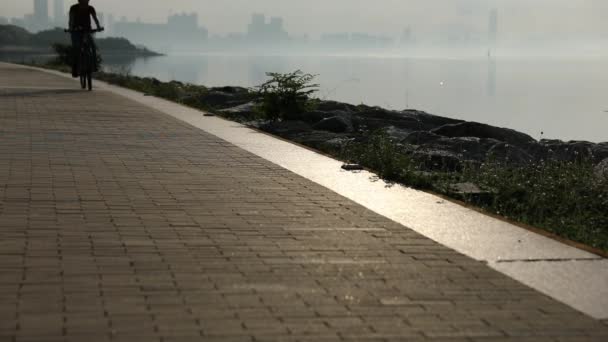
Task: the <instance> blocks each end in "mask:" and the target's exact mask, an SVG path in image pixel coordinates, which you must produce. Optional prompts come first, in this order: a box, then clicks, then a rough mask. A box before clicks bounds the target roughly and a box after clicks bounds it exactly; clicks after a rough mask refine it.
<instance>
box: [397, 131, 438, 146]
mask: <svg viewBox="0 0 608 342" xmlns="http://www.w3.org/2000/svg"><path fill="white" fill-rule="evenodd" d="M441 138H442V136H441V135H437V134H435V133H431V132H427V131H415V132H411V133H410V134H408V135H407V136H406V137H405V138H404V139H403V140H401V143H402V144H410V145H425V144H429V143H432V142H435V141H437V140H439V139H441Z"/></svg>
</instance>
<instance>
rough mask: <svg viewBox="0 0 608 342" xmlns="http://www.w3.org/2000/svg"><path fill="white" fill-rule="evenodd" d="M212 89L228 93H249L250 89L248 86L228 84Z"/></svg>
mask: <svg viewBox="0 0 608 342" xmlns="http://www.w3.org/2000/svg"><path fill="white" fill-rule="evenodd" d="M209 90H210V91H219V92H222V93H227V94H233V95H235V94H249V89H247V88H243V87H233V86H226V87H216V88H211V89H209Z"/></svg>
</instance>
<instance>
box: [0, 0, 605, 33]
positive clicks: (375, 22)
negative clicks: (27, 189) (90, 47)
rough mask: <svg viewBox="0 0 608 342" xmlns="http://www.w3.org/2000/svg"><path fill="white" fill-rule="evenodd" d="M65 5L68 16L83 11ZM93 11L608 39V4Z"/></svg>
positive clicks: (292, 1)
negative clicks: (490, 24)
mask: <svg viewBox="0 0 608 342" xmlns="http://www.w3.org/2000/svg"><path fill="white" fill-rule="evenodd" d="M51 2H52V0H51ZM65 2H66V8H67V7H68V6H69V4H71V3H75V1H67V0H66V1H65ZM32 3H33V0H0V13H1V14H0V15H1V16H7V17H12V16H22V15H23V14H25V13H29V12H31V11H32V8H33V5H32ZM91 4H92V5H94V6H95V7H96V8H97V9H98V11H100V12H106V13H113V14H114V15H115V16H117V17H120V16H122V15H124V16H126V17H128V18H129V19H130V20H135V19H136V18H138V17H139V18H140V19H141V20H143V21H153V22H162V21H164V20H165V18H166V16H167V14H168V13H169V12H170V11H173V12H182V11H187V12H198V13H199V21H200V23H201V25H204V26H206V27H207V28H208V29H209V30H210V31H211V32H212V33H226V32H242V31H244V30H245V29H246V24H247V22H248V20H249V17H250V15H251V13H253V12H261V13H266V14H268V15H274V16H282V17H284V18H285V21H286V27H287V29H288V31H289V32H290V33H292V34H303V33H310V34H312V35H318V34H319V33H322V32H341V31H344V32H347V31H348V32H352V31H366V32H372V33H382V34H390V35H393V36H396V35H398V34H399V33H400V32H401V31H402V30H403V28H404V27H406V26H407V25H408V24H409V25H412V27H413V28H414V30H415V31H417V32H425V31H433V30H436V29H440V28H442V27H449V26H450V25H466V26H471V27H478V28H485V27H487V13H488V9H489V8H491V7H496V8H498V9H499V11H500V29H501V34H502V35H503V37H507V38H508V37H509V36H513V37H515V36H520V35H527V36H531V37H534V36H543V35H546V34H552V33H555V34H559V35H564V34H565V35H576V34H587V33H597V32H600V33H601V34H602V35H608V20H607V19H606V15H607V14H608V0H306V1H303V0H170V1H169V0H92V1H91ZM49 7H51V8H52V4H51V6H49ZM51 11H52V10H51Z"/></svg>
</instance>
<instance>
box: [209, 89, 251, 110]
mask: <svg viewBox="0 0 608 342" xmlns="http://www.w3.org/2000/svg"><path fill="white" fill-rule="evenodd" d="M254 99H255V95H254V94H251V93H250V92H248V91H247V89H245V88H240V87H222V88H211V89H209V91H207V92H206V93H205V94H203V95H201V97H200V98H199V100H200V102H201V103H202V104H204V105H207V106H209V107H213V108H230V107H235V106H240V105H242V104H245V103H248V102H251V101H253V100H254Z"/></svg>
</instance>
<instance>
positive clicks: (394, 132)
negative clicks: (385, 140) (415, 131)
mask: <svg viewBox="0 0 608 342" xmlns="http://www.w3.org/2000/svg"><path fill="white" fill-rule="evenodd" d="M385 132H386V134H388V136H389V137H390V138H391V139H392V140H394V141H402V140H403V139H405V138H406V137H407V136H408V135H409V134H410V133H411V131H410V130H405V129H400V128H397V127H394V126H390V127H387V128H386V129H385Z"/></svg>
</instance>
